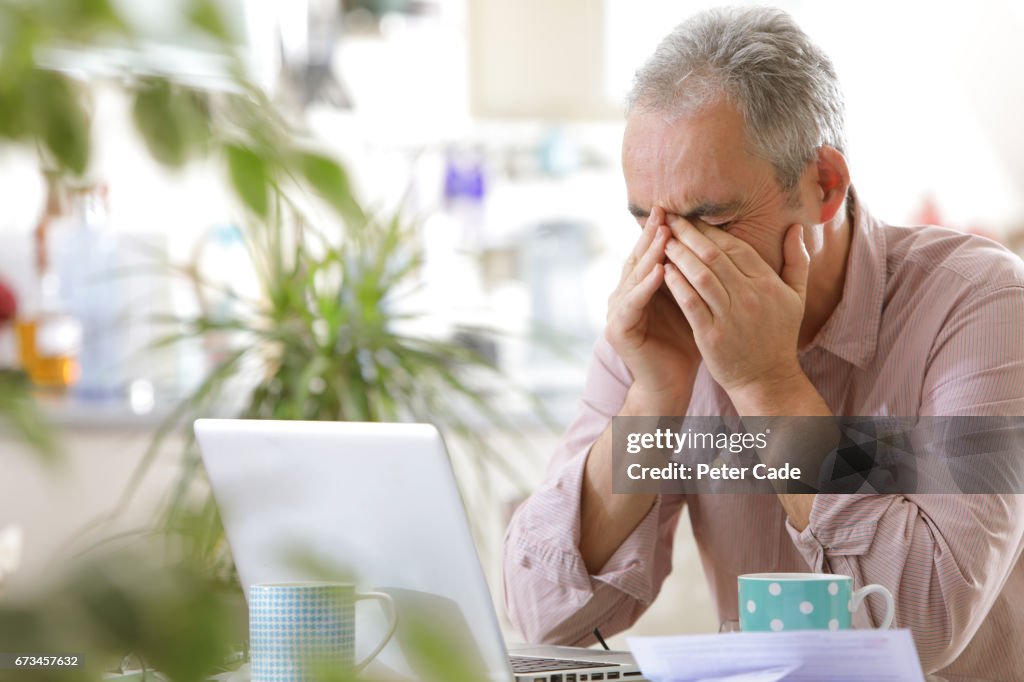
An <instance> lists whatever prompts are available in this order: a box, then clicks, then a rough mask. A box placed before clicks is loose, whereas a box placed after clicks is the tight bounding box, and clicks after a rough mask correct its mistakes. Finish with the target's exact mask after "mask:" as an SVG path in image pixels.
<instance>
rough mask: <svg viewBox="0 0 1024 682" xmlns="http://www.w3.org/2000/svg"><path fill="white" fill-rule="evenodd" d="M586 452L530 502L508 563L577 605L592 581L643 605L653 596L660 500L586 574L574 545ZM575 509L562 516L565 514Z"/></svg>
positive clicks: (588, 594)
mask: <svg viewBox="0 0 1024 682" xmlns="http://www.w3.org/2000/svg"><path fill="white" fill-rule="evenodd" d="M586 463H587V453H582V454H580V455H579V456H577V457H574V458H572V459H571V460H569V461H568V462H566V463H565V465H564V466H563V467H562V470H561V471H559V472H558V474H557V475H556V476H555V477H554V478H553V479H552V481H551V483H549V484H548V486H546V487H545V488H544V489H543V490H540V491H538V492H537V493H534V498H533V499H532V500H531V501H530V503H529V504H531V506H532V509H531V513H530V519H529V520H528V521H527V520H526V519H524V521H526V523H524V524H523V526H522V527H521V531H520V533H519V534H518V537H517V538H516V541H515V554H514V560H515V561H516V562H517V563H518V564H519V565H520V566H523V567H524V568H528V569H530V570H532V571H536V572H538V573H539V574H540V575H541V576H542V577H543V578H544V579H545V580H547V581H549V582H551V583H554V584H557V585H561V586H563V587H566V588H569V589H570V590H572V591H573V592H575V594H574V595H573V596H574V598H575V599H576V600H578V601H579V603H580V604H582V603H585V602H586V601H587V600H588V599H589V598H590V597H591V596H592V595H593V591H594V587H595V583H596V582H601V583H605V584H607V585H610V586H612V587H614V588H616V589H618V590H621V591H622V592H624V593H625V594H627V595H629V596H630V597H632V598H633V599H636V600H638V601H639V602H641V603H643V604H649V603H650V602H651V601H652V600H653V598H654V581H653V573H654V552H655V549H656V546H657V541H658V526H659V523H658V520H659V516H660V512H661V498H660V497H657V498H655V502H654V505H653V506H652V507H651V509H650V511H648V513H647V515H646V516H644V518H643V519H642V520H641V521H640V523H639V524H638V525H637V527H636V528H635V529H634V530H633V532H632V533H630V534H629V536H628V537H627V538H626V539H625V541H623V543H622V544H621V545H620V546H619V548H618V549H617V550H616V551H615V553H614V554H613V555H612V556H611V558H609V559H608V561H607V562H605V565H604V566H603V567H602V568H601V570H600V571H599V572H598V573H597V574H595V575H590V574H589V572H588V571H587V567H586V564H585V563H584V561H583V556H582V555H581V554H580V551H579V543H580V502H581V498H582V494H581V489H582V484H583V473H584V470H585V468H586ZM569 509H571V510H575V513H572V514H567V513H566V512H565V510H569Z"/></svg>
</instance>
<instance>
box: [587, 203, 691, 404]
mask: <svg viewBox="0 0 1024 682" xmlns="http://www.w3.org/2000/svg"><path fill="white" fill-rule="evenodd" d="M670 238H671V232H670V230H669V228H668V226H667V225H666V224H665V212H664V211H663V210H662V209H661V208H658V207H654V208H653V209H652V210H651V215H650V217H648V219H647V224H646V225H645V226H644V229H643V232H642V233H641V235H640V238H639V239H638V240H637V243H636V246H635V247H634V248H633V252H632V253H631V254H630V256H629V258H628V259H627V260H626V263H625V265H624V266H623V268H622V276H621V278H620V279H619V284H618V286H617V287H616V288H615V291H613V292H612V294H611V296H610V297H609V299H608V318H607V324H606V327H605V336H606V338H607V339H608V342H609V343H610V344H611V346H612V348H614V349H615V352H616V353H618V355H619V357H620V358H622V361H623V362H625V363H626V367H628V368H629V371H630V373H631V374H632V375H633V387H632V388H631V389H630V394H631V396H630V397H631V398H633V399H634V400H635V399H639V400H641V401H642V402H643V403H644V404H645V406H649V407H650V409H659V408H660V409H661V411H663V412H664V413H666V414H673V413H675V411H678V410H680V409H684V408H685V406H686V404H688V402H689V395H690V391H691V390H692V388H693V381H694V378H695V377H696V373H697V367H698V366H699V364H700V353H699V351H698V350H697V344H696V343H695V342H694V337H693V332H692V330H691V329H690V325H689V323H687V321H686V317H685V316H684V315H683V313H682V311H681V310H680V309H679V306H678V305H677V304H676V302H675V301H674V300H672V297H671V296H670V295H669V293H668V292H667V291H666V290H665V289H664V288H662V284H663V282H664V281H665V265H664V260H665V245H666V244H667V243H668V241H669V239H670ZM640 396H642V397H640ZM673 408H676V410H673Z"/></svg>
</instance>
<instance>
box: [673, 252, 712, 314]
mask: <svg viewBox="0 0 1024 682" xmlns="http://www.w3.org/2000/svg"><path fill="white" fill-rule="evenodd" d="M665 285H666V286H667V287H668V291H669V293H670V294H672V298H674V299H675V301H676V305H678V306H679V309H680V310H682V311H683V315H685V316H686V321H687V322H689V323H690V327H692V328H693V329H702V328H704V327H705V326H706V325H709V324H711V322H712V317H711V310H710V309H709V308H708V306H707V304H706V303H705V302H704V299H703V298H701V296H700V294H698V293H697V290H696V289H694V288H693V285H692V284H690V283H689V282H688V281H686V277H684V276H683V274H682V273H681V272H680V271H679V268H677V267H676V266H675V265H674V264H673V263H668V264H667V265H666V266H665Z"/></svg>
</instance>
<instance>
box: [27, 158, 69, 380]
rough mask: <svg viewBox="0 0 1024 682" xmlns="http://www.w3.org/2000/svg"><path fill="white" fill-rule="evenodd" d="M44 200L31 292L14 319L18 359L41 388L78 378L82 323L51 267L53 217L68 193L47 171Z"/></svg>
mask: <svg viewBox="0 0 1024 682" xmlns="http://www.w3.org/2000/svg"><path fill="white" fill-rule="evenodd" d="M46 180H47V196H46V206H45V207H44V210H43V213H42V215H41V216H40V218H39V222H38V224H37V225H36V230H35V243H36V272H37V275H38V279H37V283H36V287H37V292H36V296H35V297H29V300H30V301H32V299H33V298H34V299H35V300H34V305H33V304H32V303H30V304H29V305H26V306H24V308H23V309H22V310H21V311H20V313H19V317H18V319H17V321H16V324H15V333H16V336H17V340H18V359H19V362H20V363H21V366H22V368H23V369H24V370H25V372H27V373H28V376H29V379H31V381H32V383H34V384H35V385H37V386H40V387H42V388H49V389H65V388H67V387H69V386H71V385H73V384H74V383H75V382H76V381H77V380H78V375H79V365H78V354H79V351H80V350H81V344H82V326H81V324H80V323H79V321H78V320H77V319H75V317H74V316H73V315H71V314H69V313H68V312H67V311H66V310H65V308H64V306H63V303H62V301H61V297H60V289H61V286H60V277H59V275H58V274H57V273H56V272H55V271H54V269H53V268H52V264H51V261H50V249H49V246H48V242H49V236H50V231H51V228H52V226H53V223H54V222H59V221H60V219H61V218H62V217H63V216H64V215H65V211H66V208H67V201H66V198H67V195H66V192H65V190H64V187H63V185H62V184H61V182H60V179H59V177H58V176H57V175H56V174H47V176H46Z"/></svg>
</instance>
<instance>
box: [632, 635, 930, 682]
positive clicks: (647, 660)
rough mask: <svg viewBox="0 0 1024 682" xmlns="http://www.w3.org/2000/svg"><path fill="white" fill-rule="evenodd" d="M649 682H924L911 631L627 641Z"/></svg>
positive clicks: (659, 638) (692, 637)
mask: <svg viewBox="0 0 1024 682" xmlns="http://www.w3.org/2000/svg"><path fill="white" fill-rule="evenodd" d="M628 641H629V647H630V649H631V650H632V652H633V656H634V657H635V658H636V660H637V663H639V664H640V669H641V670H642V671H643V673H644V678H645V679H648V680H651V682H924V673H922V672H921V664H920V662H919V661H918V658H917V649H916V648H915V647H914V640H913V639H912V638H911V636H910V631H909V630H840V631H838V632H826V631H821V630H799V631H794V632H731V633H726V634H720V635H686V636H682V635H681V636H675V637H630V638H629V640H628Z"/></svg>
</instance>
